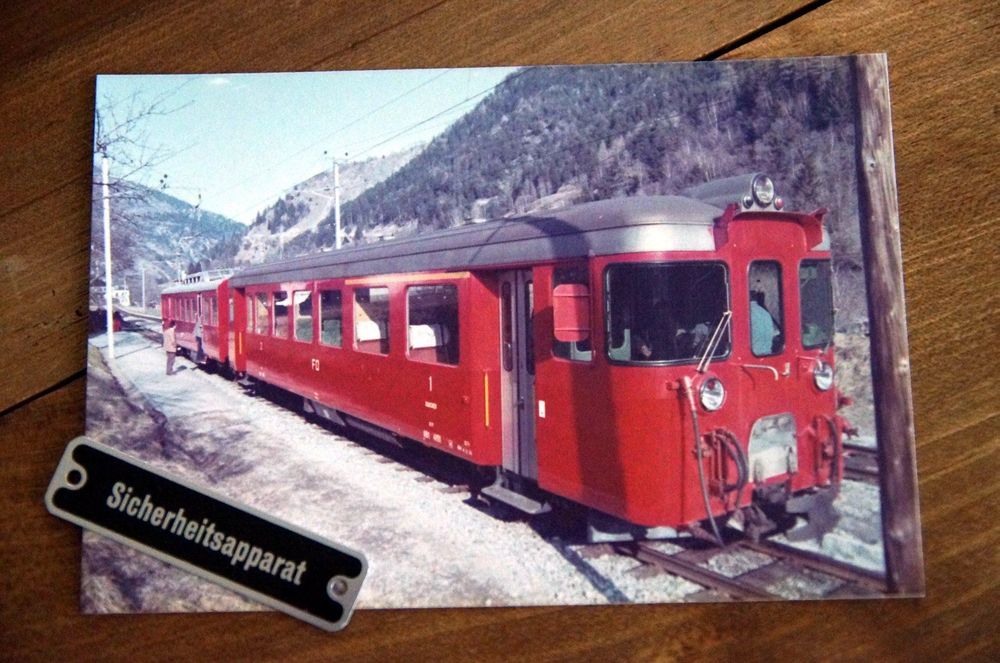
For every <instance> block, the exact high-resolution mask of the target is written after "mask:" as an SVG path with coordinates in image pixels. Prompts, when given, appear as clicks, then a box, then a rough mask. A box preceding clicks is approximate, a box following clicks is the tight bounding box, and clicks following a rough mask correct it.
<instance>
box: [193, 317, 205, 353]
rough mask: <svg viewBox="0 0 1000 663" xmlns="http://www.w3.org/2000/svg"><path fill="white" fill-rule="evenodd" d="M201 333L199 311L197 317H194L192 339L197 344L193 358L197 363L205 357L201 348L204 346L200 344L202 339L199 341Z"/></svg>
mask: <svg viewBox="0 0 1000 663" xmlns="http://www.w3.org/2000/svg"><path fill="white" fill-rule="evenodd" d="M202 333H203V329H202V326H201V313H199V314H198V317H196V318H195V322H194V340H195V343H197V344H198V354H197V355H196V356H195V358H194V360H195V361H196V362H197V363H199V364H201V363H203V362H204V357H205V353H204V351H203V350H202V348H203V347H204V346H203V345H202V341H201V335H202Z"/></svg>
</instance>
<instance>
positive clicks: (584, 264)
mask: <svg viewBox="0 0 1000 663" xmlns="http://www.w3.org/2000/svg"><path fill="white" fill-rule="evenodd" d="M573 268H582V269H583V271H584V273H585V274H586V277H587V280H586V282H585V283H582V284H579V285H585V286H587V289H588V290H589V291H590V297H589V301H588V305H589V306H590V310H591V313H593V310H594V289H593V288H592V287H591V285H592V284H591V282H590V281H591V274H590V263H589V262H586V261H584V262H570V263H565V264H562V265H553V266H552V279H551V281H550V285H551V287H550V288H549V300H550V301H553V300H554V297H553V293H555V291H556V286H559V285H564V284H566V283H574V282H573V281H564V282H561V283H560V282H557V280H556V272H557V271H559V270H560V269H573ZM594 329H595V326H594V324H593V321H591V325H590V338H589V339H588V340H589V341H590V350H579V349H577V352H589V353H590V358H589V359H574V358H573V357H572V356H568V357H563V356H562V355H557V354H556V344H563V343H564V342H563V341H558V340H556V336H555V329H554V328H551V329H549V339H550V344H549V355H550V356H551V357H552V358H553V359H557V360H559V361H568V362H571V363H573V364H593V363H594V355H595V354H597V353H596V352H594ZM578 343H580V341H576V342H572V343H571V342H565V345H566V346H568V347H569V348H570V353H571V354H572V346H574V345H577V344H578Z"/></svg>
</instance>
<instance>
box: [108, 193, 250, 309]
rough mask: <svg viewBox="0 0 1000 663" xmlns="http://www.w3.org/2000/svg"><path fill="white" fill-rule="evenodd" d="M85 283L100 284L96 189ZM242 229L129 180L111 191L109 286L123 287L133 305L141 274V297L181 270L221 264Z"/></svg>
mask: <svg viewBox="0 0 1000 663" xmlns="http://www.w3.org/2000/svg"><path fill="white" fill-rule="evenodd" d="M91 221H92V234H91V237H92V239H93V244H92V246H91V263H90V272H91V283H95V284H97V283H103V281H104V230H103V209H102V199H101V190H100V187H98V186H95V187H94V191H93V208H92V217H91ZM245 232H246V227H245V226H244V225H242V224H240V223H238V222H236V221H233V220H232V219H229V218H227V217H225V216H222V215H221V214H216V213H215V212H210V211H207V210H201V209H198V208H196V207H195V206H193V205H191V204H190V203H187V202H185V201H183V200H180V199H178V198H175V197H173V196H171V195H169V194H167V193H165V192H163V191H159V190H157V189H152V188H149V187H146V186H143V185H141V184H136V183H133V182H120V183H118V184H117V185H116V186H115V187H114V189H113V190H112V193H111V252H112V267H113V269H112V274H113V277H114V281H115V285H120V284H121V283H122V282H124V283H126V284H127V285H128V286H129V289H130V290H131V291H132V298H133V300H134V301H136V302H138V301H139V298H140V293H141V290H142V273H143V271H144V270H145V273H146V299H147V302H148V301H154V300H155V298H156V295H157V294H158V293H159V289H160V287H161V286H162V285H165V284H166V283H167V282H169V281H172V280H173V279H175V278H177V276H178V275H179V274H180V273H181V272H190V271H195V270H199V269H208V268H210V267H219V266H226V265H227V264H228V262H229V261H228V258H225V257H223V256H225V255H227V254H229V255H231V254H232V252H234V251H235V248H236V246H238V245H239V244H238V243H239V241H240V239H241V238H242V237H243V235H244V233H245Z"/></svg>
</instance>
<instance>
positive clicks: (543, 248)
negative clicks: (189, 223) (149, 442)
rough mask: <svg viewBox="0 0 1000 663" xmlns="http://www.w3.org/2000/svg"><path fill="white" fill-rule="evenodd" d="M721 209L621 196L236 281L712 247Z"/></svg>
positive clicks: (304, 260) (260, 269)
mask: <svg viewBox="0 0 1000 663" xmlns="http://www.w3.org/2000/svg"><path fill="white" fill-rule="evenodd" d="M721 215H722V210H721V209H719V208H718V207H714V206H712V205H707V204H705V203H703V202H700V201H698V200H692V199H691V198H683V197H680V196H637V197H633V198H615V199H612V200H601V201H597V202H593V203H585V204H583V205H577V206H575V207H571V208H568V209H564V210H557V211H546V212H538V213H534V214H528V215H525V216H520V217H514V218H510V219H500V220H497V221H489V222H486V223H478V224H470V225H466V226H461V227H459V228H453V229H450V230H446V231H443V232H438V233H428V234H425V235H417V236H414V237H408V238H405V239H398V240H390V241H386V242H378V243H375V244H366V245H361V246H352V247H349V248H345V249H341V250H339V251H330V252H326V253H318V254H312V255H308V256H302V257H300V258H294V259H291V260H283V261H280V262H273V263H267V264H263V265H254V266H251V267H247V268H245V269H243V270H241V271H240V272H239V273H237V274H236V275H234V276H233V277H232V281H231V283H232V285H234V286H237V287H242V286H247V285H253V284H256V283H273V282H287V281H305V280H311V279H330V278H343V277H350V276H366V275H370V274H390V273H402V272H422V271H438V270H453V269H475V268H487V267H505V266H515V265H519V264H528V263H536V262H545V261H551V260H556V259H564V258H575V257H584V256H595V255H613V254H617V253H631V252H638V251H712V250H714V249H715V238H714V235H713V233H712V226H713V223H714V221H715V219H717V218H718V217H719V216H721Z"/></svg>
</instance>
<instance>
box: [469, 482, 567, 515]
mask: <svg viewBox="0 0 1000 663" xmlns="http://www.w3.org/2000/svg"><path fill="white" fill-rule="evenodd" d="M480 492H481V493H482V494H483V495H486V496H487V497H492V498H493V499H495V500H496V501H498V502H503V503H504V504H506V505H508V506H512V507H514V508H515V509H517V510H518V511H523V512H524V513H526V514H528V515H529V516H537V515H538V514H540V513H548V512H549V511H551V510H552V507H551V506H550V505H549V503H548V502H538V501H536V500H533V499H531V498H530V497H526V496H524V495H522V494H521V493H515V492H514V491H513V490H511V489H510V488H505V487H504V486H501V485H499V484H496V483H494V484H491V485H489V486H486V487H485V488H483V489H482V490H481V491H480Z"/></svg>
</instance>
